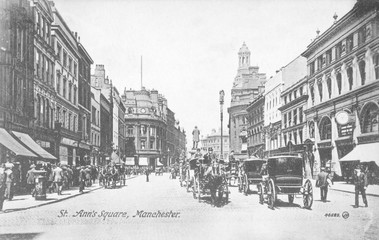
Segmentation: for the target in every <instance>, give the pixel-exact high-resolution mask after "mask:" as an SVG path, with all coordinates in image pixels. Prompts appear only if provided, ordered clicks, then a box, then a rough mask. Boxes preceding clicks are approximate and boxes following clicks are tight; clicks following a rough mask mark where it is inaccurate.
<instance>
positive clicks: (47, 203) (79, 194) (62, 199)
mask: <svg viewBox="0 0 379 240" xmlns="http://www.w3.org/2000/svg"><path fill="white" fill-rule="evenodd" d="M137 176H139V175H137ZM137 176H133V177H130V178H128V179H125V181H126V180H129V179H133V178H136V177H137ZM102 188H103V186H98V187H95V188H93V189H90V190H88V191H86V192H83V193H78V194H75V195H71V196H68V197H66V198H61V199H58V200H53V201H51V202H46V203H41V204H38V205H35V206H30V207H25V208H15V209H6V210H4V211H3V212H2V213H1V212H0V214H7V213H12V212H18V211H24V210H28V209H32V208H38V207H42V206H46V205H49V204H53V203H57V202H62V201H64V200H67V199H71V198H74V197H77V196H82V195H84V194H87V193H90V192H93V191H96V190H99V189H102Z"/></svg>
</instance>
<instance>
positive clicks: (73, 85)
mask: <svg viewBox="0 0 379 240" xmlns="http://www.w3.org/2000/svg"><path fill="white" fill-rule="evenodd" d="M50 4H51V9H52V11H53V14H54V22H53V24H52V39H53V41H52V42H53V44H54V45H53V46H54V50H55V53H56V55H55V56H56V59H55V62H54V66H55V69H54V74H55V91H56V105H55V113H56V118H57V120H58V122H59V125H60V127H59V137H60V142H59V155H58V156H59V160H60V162H61V163H62V164H68V165H78V164H79V162H77V161H76V156H77V151H78V147H79V145H78V144H79V142H80V140H81V136H80V134H79V132H78V119H79V106H78V62H79V51H78V47H77V43H76V38H75V36H74V35H73V34H72V33H71V30H70V29H69V27H68V26H67V24H66V22H65V21H64V19H63V18H62V16H61V15H60V13H59V11H58V10H57V9H56V7H55V6H54V4H53V3H52V2H51V3H50Z"/></svg>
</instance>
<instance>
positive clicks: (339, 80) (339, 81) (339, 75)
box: [337, 72, 342, 94]
mask: <svg viewBox="0 0 379 240" xmlns="http://www.w3.org/2000/svg"><path fill="white" fill-rule="evenodd" d="M341 86H342V77H341V73H340V72H339V73H337V87H338V94H341Z"/></svg>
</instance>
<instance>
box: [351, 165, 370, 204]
mask: <svg viewBox="0 0 379 240" xmlns="http://www.w3.org/2000/svg"><path fill="white" fill-rule="evenodd" d="M353 179H354V185H355V205H354V208H357V207H359V192H361V194H362V198H363V202H364V204H365V207H368V203H367V198H366V189H367V186H368V181H367V175H366V174H365V173H364V171H363V166H358V167H357V169H355V173H354V176H353Z"/></svg>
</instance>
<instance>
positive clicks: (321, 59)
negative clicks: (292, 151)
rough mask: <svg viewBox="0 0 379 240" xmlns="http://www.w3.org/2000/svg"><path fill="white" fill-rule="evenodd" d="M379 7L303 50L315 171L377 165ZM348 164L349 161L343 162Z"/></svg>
mask: <svg viewBox="0 0 379 240" xmlns="http://www.w3.org/2000/svg"><path fill="white" fill-rule="evenodd" d="M378 10H379V4H378V3H377V1H358V2H357V3H356V4H355V6H354V8H353V9H351V10H350V11H349V12H348V13H347V14H346V15H345V16H343V17H342V18H341V19H340V20H338V21H337V16H334V18H335V22H334V24H333V25H332V26H331V27H330V28H329V29H327V30H326V31H325V32H324V33H323V34H321V35H318V36H317V38H316V39H315V40H314V41H313V42H312V43H311V44H310V45H309V46H308V48H307V50H306V51H305V52H304V53H303V56H304V57H306V58H307V66H308V92H309V95H310V98H309V100H308V109H307V110H306V111H305V114H306V118H307V125H308V131H307V134H308V137H309V139H310V141H311V142H312V143H313V144H314V145H313V148H314V151H315V153H314V155H315V161H316V164H315V166H317V169H315V170H316V171H318V170H319V167H320V166H327V167H331V169H332V171H333V172H335V173H337V174H338V175H341V165H340V161H339V160H341V161H342V162H343V163H345V162H344V161H354V160H358V161H359V160H360V161H370V160H371V161H377V159H378V157H377V156H378V150H377V149H378V146H379V144H378V142H379V127H378V121H379V31H378V29H379V20H378V19H379V18H378V16H379V15H378ZM346 163H348V162H346Z"/></svg>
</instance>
